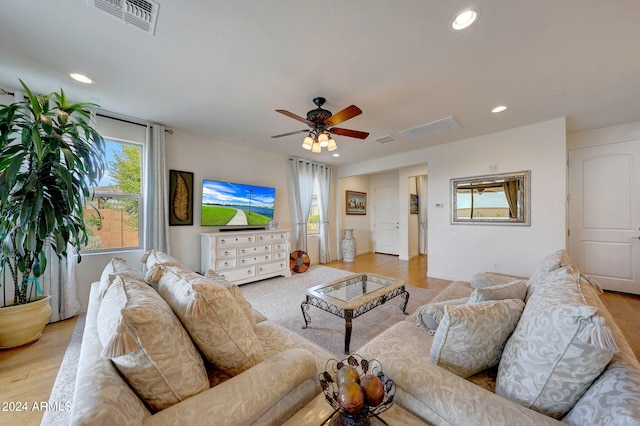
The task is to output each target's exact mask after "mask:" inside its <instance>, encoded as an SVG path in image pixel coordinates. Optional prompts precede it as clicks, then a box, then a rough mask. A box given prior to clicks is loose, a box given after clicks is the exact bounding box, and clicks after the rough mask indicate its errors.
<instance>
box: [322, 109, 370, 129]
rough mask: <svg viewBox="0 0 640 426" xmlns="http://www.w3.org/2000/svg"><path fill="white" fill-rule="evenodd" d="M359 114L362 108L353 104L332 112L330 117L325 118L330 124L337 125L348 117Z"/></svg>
mask: <svg viewBox="0 0 640 426" xmlns="http://www.w3.org/2000/svg"><path fill="white" fill-rule="evenodd" d="M360 114H362V110H361V109H360V108H358V107H357V106H355V105H351V106H348V107H346V108H345V109H343V110H342V111H340V112H337V113H335V114H333V115H332V116H331V117H329V118H327V120H326V121H327V124H329V125H330V126H337V125H338V124H340V123H342V122H343V121H347V120H348V119H350V118H353V117H355V116H356V115H360Z"/></svg>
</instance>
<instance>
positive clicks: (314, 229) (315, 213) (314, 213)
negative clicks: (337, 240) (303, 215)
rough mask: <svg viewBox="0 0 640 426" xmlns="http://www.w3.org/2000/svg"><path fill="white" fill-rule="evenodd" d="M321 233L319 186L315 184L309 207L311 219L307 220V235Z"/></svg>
mask: <svg viewBox="0 0 640 426" xmlns="http://www.w3.org/2000/svg"><path fill="white" fill-rule="evenodd" d="M319 233H320V209H319V208H318V186H317V185H316V184H314V185H313V196H312V198H311V207H310V208H309V220H308V221H307V235H317V234H319Z"/></svg>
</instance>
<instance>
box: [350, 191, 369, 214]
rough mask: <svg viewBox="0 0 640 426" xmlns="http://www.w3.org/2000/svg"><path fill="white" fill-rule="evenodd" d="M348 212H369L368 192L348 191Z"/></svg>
mask: <svg viewBox="0 0 640 426" xmlns="http://www.w3.org/2000/svg"><path fill="white" fill-rule="evenodd" d="M346 193H347V200H346V206H347V212H346V213H347V214H367V193H366V192H357V191H349V190H347V191H346Z"/></svg>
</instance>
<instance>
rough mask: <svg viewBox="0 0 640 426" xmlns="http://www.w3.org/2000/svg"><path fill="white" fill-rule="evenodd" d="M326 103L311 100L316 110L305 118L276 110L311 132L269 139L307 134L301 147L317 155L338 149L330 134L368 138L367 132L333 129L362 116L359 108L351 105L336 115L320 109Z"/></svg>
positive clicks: (319, 100) (289, 133) (306, 131)
mask: <svg viewBox="0 0 640 426" xmlns="http://www.w3.org/2000/svg"><path fill="white" fill-rule="evenodd" d="M326 101H327V100H326V99H325V98H322V97H317V98H313V103H314V104H316V106H317V107H318V108H316V109H312V110H311V111H309V112H308V113H307V118H303V117H300V116H299V115H296V114H294V113H292V112H289V111H286V110H284V109H277V110H276V111H277V112H279V113H280V114H284V115H286V116H287V117H291V118H293V119H294V120H298V121H301V122H303V123H305V124H307V125H308V126H309V127H310V128H311V130H306V129H305V130H296V131H294V132H288V133H283V134H281V135H275V136H271V137H272V138H281V137H283V136H291V135H296V134H298V133H308V135H307V137H306V138H304V142H303V143H302V147H303V148H304V149H307V150H310V151H311V152H316V153H318V152H321V151H322V148H327V150H328V151H333V150H334V149H336V148H338V146H337V145H336V141H334V140H333V138H332V137H331V135H332V134H334V135H340V136H348V137H350V138H357V139H366V138H367V136H369V133H367V132H361V131H358V130H349V129H343V128H340V127H334V126H336V125H338V124H340V123H342V122H344V121H347V120H349V119H350V118H353V117H355V116H357V115H360V114H362V110H361V109H360V108H358V107H357V106H355V105H351V106H349V107H346V108H345V109H343V110H342V111H340V112H338V113H336V114H331V111H327V110H326V109H323V108H322V105H324V103H325V102H326Z"/></svg>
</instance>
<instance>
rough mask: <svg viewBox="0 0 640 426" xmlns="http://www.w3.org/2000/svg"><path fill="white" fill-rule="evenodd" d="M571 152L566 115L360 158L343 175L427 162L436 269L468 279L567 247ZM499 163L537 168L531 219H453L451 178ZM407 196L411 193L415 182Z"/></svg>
mask: <svg viewBox="0 0 640 426" xmlns="http://www.w3.org/2000/svg"><path fill="white" fill-rule="evenodd" d="M566 159H567V149H566V126H565V120H564V118H559V119H555V120H550V121H546V122H543V123H537V124H533V125H529V126H523V127H519V128H516V129H511V130H507V131H503V132H499V133H493V134H490V135H484V136H479V137H476V138H471V139H465V140H461V141H457V142H452V143H448V144H444V145H438V146H434V147H430V148H424V149H421V150H418V151H413V152H409V153H402V154H397V155H394V156H389V157H387V158H384V159H378V160H374V161H367V162H362V163H357V164H352V165H349V166H346V167H342V168H340V169H339V171H338V177H339V178H341V179H344V178H347V177H352V176H360V175H367V174H371V173H376V172H379V171H381V170H393V169H399V170H401V171H402V170H405V169H406V168H408V167H411V166H417V165H420V164H426V165H427V167H428V173H429V179H428V194H429V200H428V203H429V204H428V215H429V237H428V246H429V270H428V275H429V276H431V277H436V278H444V279H451V280H455V279H464V280H468V279H469V278H470V277H471V276H472V275H473V274H474V273H476V272H480V271H488V270H496V269H497V270H499V271H502V272H509V273H514V274H523V275H526V274H529V273H531V271H532V270H533V268H534V267H535V266H536V265H537V263H538V262H539V261H540V259H542V257H544V256H545V255H547V254H549V253H551V252H553V251H554V250H556V249H559V248H564V247H565V234H566V229H567V228H566V181H567V179H566ZM492 166H496V167H497V168H498V170H496V171H494V172H501V173H506V172H511V171H520V170H531V175H532V184H531V192H532V209H531V211H532V219H531V226H528V227H519V226H518V227H514V226H494V225H451V223H450V214H451V209H450V198H451V196H450V193H449V192H450V188H449V182H450V179H452V178H456V177H464V176H473V175H482V174H488V173H490V172H491V171H492V170H491V167H492ZM401 192H402V191H401ZM399 196H400V197H401V198H402V199H404V200H406V197H407V196H408V185H407V190H406V193H401V194H399ZM401 205H403V204H401ZM438 205H440V206H441V207H438ZM400 217H401V218H402V217H403V216H402V215H401V216H400ZM408 228H409V225H408V223H404V224H403V223H402V222H401V223H400V230H401V231H400V235H401V236H402V235H408V232H407V230H408ZM406 246H407V247H408V244H407V245H406Z"/></svg>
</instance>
